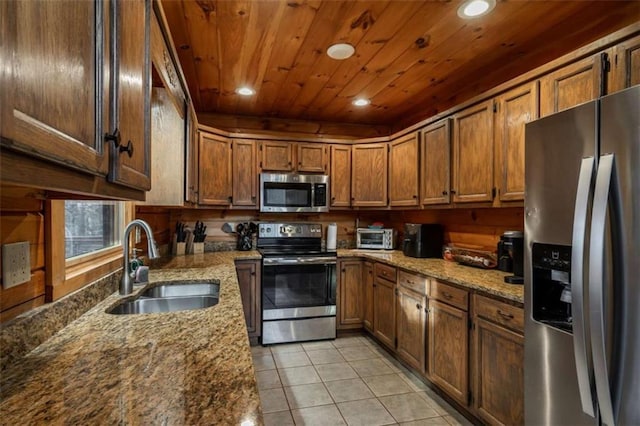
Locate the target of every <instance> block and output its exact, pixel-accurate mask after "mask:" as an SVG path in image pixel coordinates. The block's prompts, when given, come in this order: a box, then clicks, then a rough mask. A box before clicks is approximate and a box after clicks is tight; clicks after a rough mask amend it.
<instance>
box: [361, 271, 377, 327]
mask: <svg viewBox="0 0 640 426" xmlns="http://www.w3.org/2000/svg"><path fill="white" fill-rule="evenodd" d="M362 280H363V282H364V318H363V324H364V328H365V329H367V330H369V331H370V332H373V318H374V316H373V315H374V309H373V263H371V262H364V267H363V269H362Z"/></svg>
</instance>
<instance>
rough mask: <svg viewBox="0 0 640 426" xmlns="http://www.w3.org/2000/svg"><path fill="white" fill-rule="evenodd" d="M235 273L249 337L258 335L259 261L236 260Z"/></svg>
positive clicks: (259, 305)
mask: <svg viewBox="0 0 640 426" xmlns="http://www.w3.org/2000/svg"><path fill="white" fill-rule="evenodd" d="M236 274H237V275H238V284H239V286H240V297H241V298H242V308H243V310H244V319H245V322H246V324H247V332H248V333H249V337H258V336H260V328H261V327H260V321H261V320H260V313H261V310H262V309H261V303H260V261H259V260H248V261H244V260H243V261H237V262H236Z"/></svg>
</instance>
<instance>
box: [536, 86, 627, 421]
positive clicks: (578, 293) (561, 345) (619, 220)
mask: <svg viewBox="0 0 640 426" xmlns="http://www.w3.org/2000/svg"><path fill="white" fill-rule="evenodd" d="M525 158H526V171H525V175H526V176H525V177H526V179H525V182H526V184H525V316H526V328H525V362H526V366H525V420H526V423H527V424H536V425H539V424H553V425H576V424H586V425H598V424H603V425H610V426H613V425H631V424H640V405H639V404H638V401H640V363H639V362H638V359H640V327H639V325H640V278H639V277H640V261H639V260H638V259H640V86H634V87H632V88H629V89H627V90H625V91H622V92H618V93H616V94H613V95H609V96H606V97H603V98H600V99H599V100H596V101H593V102H589V103H586V104H582V105H580V106H578V107H575V108H573V109H570V110H567V111H563V112H560V113H557V114H554V115H551V116H548V117H545V118H543V119H540V120H537V121H535V122H532V123H529V124H528V125H527V126H526V144H525Z"/></svg>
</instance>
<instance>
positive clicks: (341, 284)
mask: <svg viewBox="0 0 640 426" xmlns="http://www.w3.org/2000/svg"><path fill="white" fill-rule="evenodd" d="M338 271H339V273H340V280H339V281H338V289H339V298H340V300H339V302H338V329H341V330H342V329H350V328H362V321H363V316H364V286H363V283H362V261H361V260H341V261H339V262H338Z"/></svg>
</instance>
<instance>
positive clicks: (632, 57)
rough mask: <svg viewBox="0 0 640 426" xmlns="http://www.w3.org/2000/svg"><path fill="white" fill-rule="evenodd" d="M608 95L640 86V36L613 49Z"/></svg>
mask: <svg viewBox="0 0 640 426" xmlns="http://www.w3.org/2000/svg"><path fill="white" fill-rule="evenodd" d="M609 60H610V61H611V72H610V73H609V83H608V88H607V89H608V90H607V92H608V93H613V92H617V91H619V90H623V89H626V88H627V87H631V86H635V85H637V84H640V36H637V37H633V38H630V39H629V40H625V41H623V42H622V43H619V44H617V45H615V46H614V47H613V48H612V49H611V55H610V58H609Z"/></svg>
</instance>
